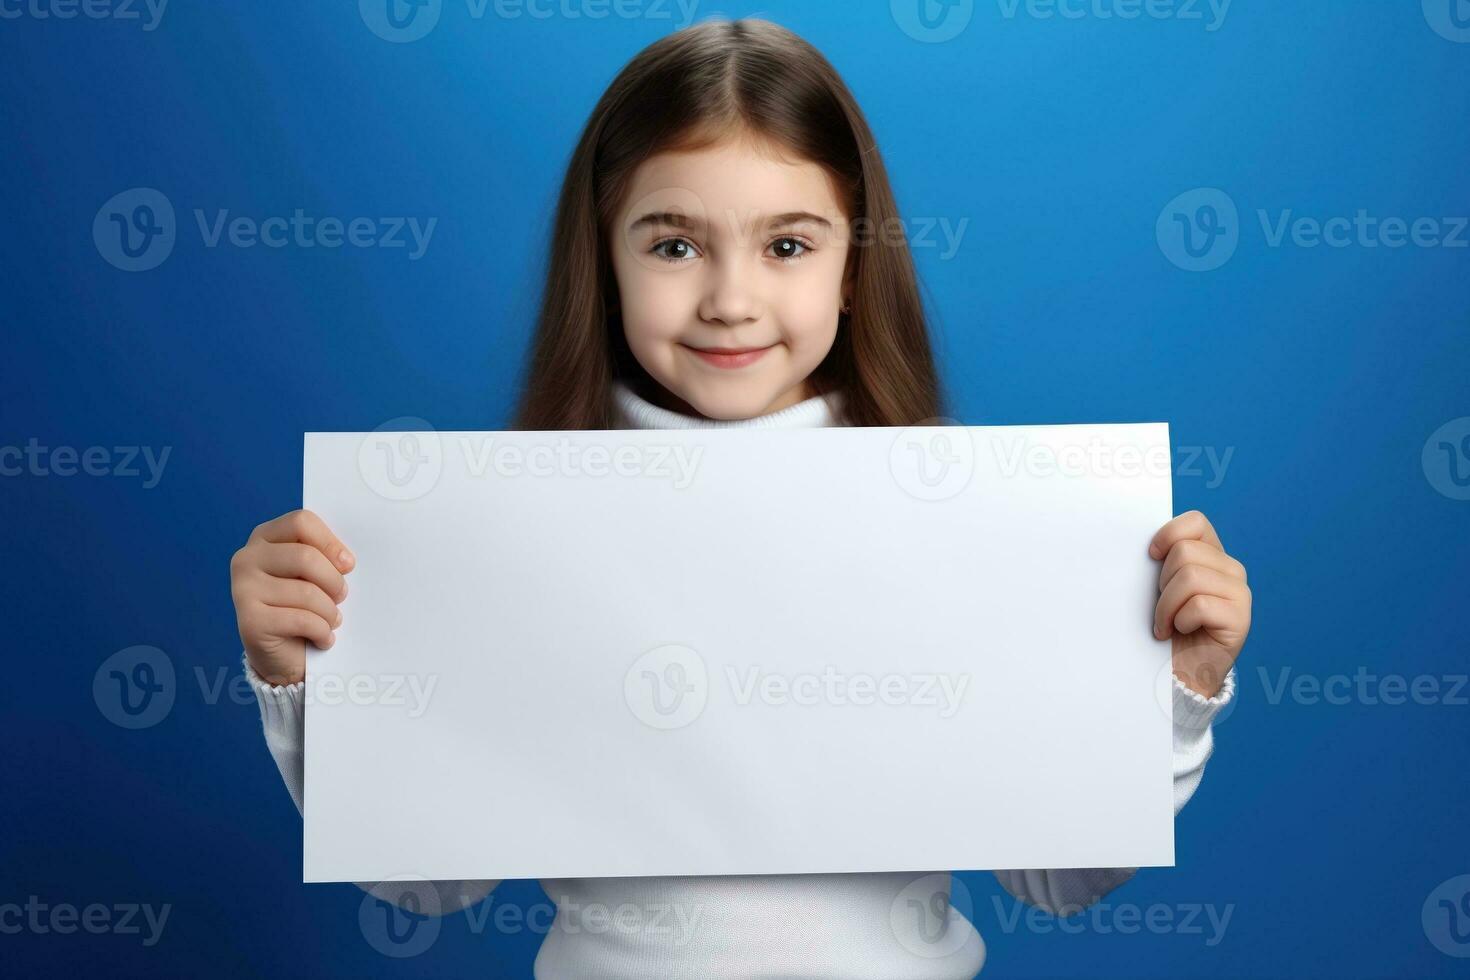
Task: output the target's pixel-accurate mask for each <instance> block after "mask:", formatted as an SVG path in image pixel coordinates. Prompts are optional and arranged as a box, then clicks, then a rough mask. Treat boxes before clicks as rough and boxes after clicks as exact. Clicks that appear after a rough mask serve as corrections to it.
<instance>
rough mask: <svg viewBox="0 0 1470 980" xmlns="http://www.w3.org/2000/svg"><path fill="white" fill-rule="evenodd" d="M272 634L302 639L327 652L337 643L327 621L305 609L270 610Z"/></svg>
mask: <svg viewBox="0 0 1470 980" xmlns="http://www.w3.org/2000/svg"><path fill="white" fill-rule="evenodd" d="M269 613H270V622H271V624H272V627H273V629H272V632H273V633H275V634H276V635H277V636H282V637H300V638H301V639H303V640H306V641H307V642H309V643H311V644H313V645H314V646H315V647H316V648H317V649H319V650H325V649H327V648H328V647H330V646H331V645H332V644H333V643H335V642H336V641H337V636H336V634H334V633H333V632H332V628H331V627H330V626H328V625H327V621H326V620H325V619H322V618H321V617H320V616H318V615H317V614H316V613H314V612H308V611H307V610H305V609H282V608H276V607H274V606H273V607H271V608H270V609H269Z"/></svg>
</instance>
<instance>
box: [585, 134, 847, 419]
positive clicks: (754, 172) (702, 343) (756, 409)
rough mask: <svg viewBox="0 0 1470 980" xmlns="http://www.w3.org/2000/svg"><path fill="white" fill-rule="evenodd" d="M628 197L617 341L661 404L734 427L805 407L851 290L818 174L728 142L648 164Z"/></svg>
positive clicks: (839, 233)
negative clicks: (621, 337) (667, 398)
mask: <svg viewBox="0 0 1470 980" xmlns="http://www.w3.org/2000/svg"><path fill="white" fill-rule="evenodd" d="M626 199H627V202H628V203H627V204H626V205H625V206H624V207H623V208H622V210H621V211H620V212H619V213H618V214H617V215H616V216H615V218H614V223H613V225H612V239H613V240H612V241H611V242H609V251H610V252H611V253H612V263H613V270H614V272H615V274H616V276H617V281H618V293H619V305H620V307H621V309H622V316H623V332H624V334H625V335H626V337H627V340H628V347H629V349H630V350H631V351H632V353H633V356H634V357H635V358H637V360H638V363H639V364H641V365H642V366H643V369H644V370H645V371H647V372H648V373H649V374H650V375H651V376H652V377H653V378H654V380H656V381H657V382H658V383H659V384H661V385H662V386H663V387H664V389H665V391H667V392H668V393H669V394H670V395H672V396H673V399H674V401H673V404H672V405H671V406H670V407H674V408H676V409H679V410H681V411H689V410H691V409H692V410H693V412H697V413H698V414H701V415H704V416H707V417H709V418H714V419H741V418H750V417H752V416H756V415H762V414H765V413H767V412H773V411H777V410H779V409H782V408H786V407H788V406H790V405H794V404H796V403H797V402H799V401H801V400H803V399H805V398H808V397H810V396H811V394H812V392H811V389H810V388H809V386H808V384H807V380H806V379H807V376H808V375H810V374H811V373H812V371H813V370H814V369H815V368H816V367H817V365H819V364H820V363H821V362H822V359H823V358H825V357H826V356H827V352H828V351H830V350H831V349H832V343H833V341H834V339H835V338H836V336H837V315H838V311H839V309H840V308H841V307H842V305H843V303H844V296H845V295H847V294H846V293H845V291H844V290H845V287H850V282H846V283H845V282H844V270H845V269H846V266H847V255H848V248H849V239H850V236H849V234H848V218H847V216H846V214H845V213H844V211H843V209H842V207H841V205H839V203H838V200H837V196H836V193H835V188H834V186H833V184H832V181H831V179H830V178H829V176H828V174H827V172H826V170H824V169H823V168H822V167H820V166H818V165H817V164H814V163H809V162H801V163H783V162H781V161H779V160H776V159H773V158H772V157H771V156H769V155H767V154H766V153H764V152H762V151H761V150H760V149H758V148H757V147H756V146H754V145H752V144H751V143H749V142H748V141H745V140H738V141H737V140H726V141H723V142H721V143H719V144H717V145H715V146H712V147H708V148H705V149H701V150H693V151H682V152H674V153H664V154H660V155H658V156H655V157H651V158H649V159H648V160H645V161H644V162H643V163H642V164H641V165H640V166H639V167H638V168H637V170H636V171H634V174H633V177H632V183H631V186H630V188H629V191H628V194H627V197H626Z"/></svg>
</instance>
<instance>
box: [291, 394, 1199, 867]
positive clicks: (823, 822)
mask: <svg viewBox="0 0 1470 980" xmlns="http://www.w3.org/2000/svg"><path fill="white" fill-rule="evenodd" d="M1170 468H1171V464H1170V456H1169V441H1168V426H1167V425H1166V424H1164V423H1144V424H1129V425H1056V426H935V427H928V426H916V427H911V428H907V429H896V428H849V427H843V428H822V429H797V430H754V429H745V428H740V429H700V430H680V431H651V430H630V431H593V432H414V433H410V432H371V433H308V434H307V435H306V446H305V474H304V477H305V478H304V489H303V496H304V500H303V503H304V505H305V506H306V507H307V508H309V509H311V510H314V511H316V512H317V513H318V514H320V515H321V517H322V518H323V519H324V520H325V521H326V523H327V524H328V525H329V526H330V527H331V528H332V529H333V530H334V531H335V532H336V533H337V534H338V535H339V536H340V537H341V539H342V540H343V541H344V542H345V543H346V544H347V546H348V547H350V548H351V549H352V550H353V551H354V552H355V554H356V556H357V567H356V569H355V570H354V571H353V572H352V574H351V575H350V577H349V579H348V581H349V584H350V592H349V596H348V598H347V599H346V600H345V601H344V603H343V604H342V611H343V615H344V623H343V625H342V627H341V628H340V629H339V630H338V634H337V635H338V638H337V642H336V643H335V645H334V646H333V647H332V648H331V649H329V650H325V651H314V650H313V651H309V652H308V655H307V664H308V667H307V687H306V698H307V706H306V757H305V766H306V774H305V776H306V789H305V804H304V808H305V828H304V880H306V881H309V882H312V881H375V880H383V879H388V878H394V877H402V876H412V877H418V878H428V879H460V878H561V877H616V876H624V875H738V874H804V873H828V872H870V871H922V870H936V871H939V870H964V869H991V868H1082V867H1138V866H1171V865H1173V863H1174V810H1173V792H1172V786H1173V780H1172V771H1171V759H1172V737H1171V732H1172V728H1171V724H1172V718H1171V705H1172V701H1171V700H1170V697H1169V685H1170V682H1171V679H1172V675H1171V672H1170V670H1169V650H1170V645H1169V643H1168V642H1167V641H1162V642H1161V641H1158V640H1155V639H1154V637H1153V635H1152V622H1153V606H1154V603H1155V601H1156V599H1157V595H1158V593H1157V576H1158V564H1157V563H1156V562H1154V561H1153V560H1151V559H1150V558H1149V556H1148V553H1147V548H1148V543H1149V540H1150V538H1151V537H1152V535H1153V533H1154V532H1155V531H1156V530H1157V529H1158V528H1159V527H1160V526H1161V525H1162V524H1164V523H1165V522H1166V521H1167V520H1168V519H1169V518H1170V516H1171V508H1172V493H1171V483H1170Z"/></svg>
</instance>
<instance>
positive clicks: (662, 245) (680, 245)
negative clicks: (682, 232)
mask: <svg viewBox="0 0 1470 980" xmlns="http://www.w3.org/2000/svg"><path fill="white" fill-rule="evenodd" d="M649 251H650V252H652V253H653V254H654V255H657V256H658V257H659V258H661V259H663V260H664V261H666V262H687V261H689V260H690V259H692V258H694V246H693V245H692V244H690V243H689V242H688V241H687V240H685V239H683V238H666V239H664V240H663V241H661V242H658V243H656V244H655V245H654V246H653V248H651V249H649Z"/></svg>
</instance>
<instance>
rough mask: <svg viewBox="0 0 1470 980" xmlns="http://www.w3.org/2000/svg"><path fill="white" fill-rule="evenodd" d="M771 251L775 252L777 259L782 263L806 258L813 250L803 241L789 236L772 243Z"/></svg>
mask: <svg viewBox="0 0 1470 980" xmlns="http://www.w3.org/2000/svg"><path fill="white" fill-rule="evenodd" d="M771 249H772V250H773V251H774V252H775V254H776V258H778V259H780V260H781V261H783V262H794V261H796V260H797V259H801V258H805V257H806V255H807V253H808V252H810V251H811V250H812V247H811V246H810V245H808V244H807V243H806V242H804V241H802V240H801V239H799V238H792V237H790V236H789V235H788V236H785V237H782V238H778V239H776V240H775V241H774V242H772V243H771Z"/></svg>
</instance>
